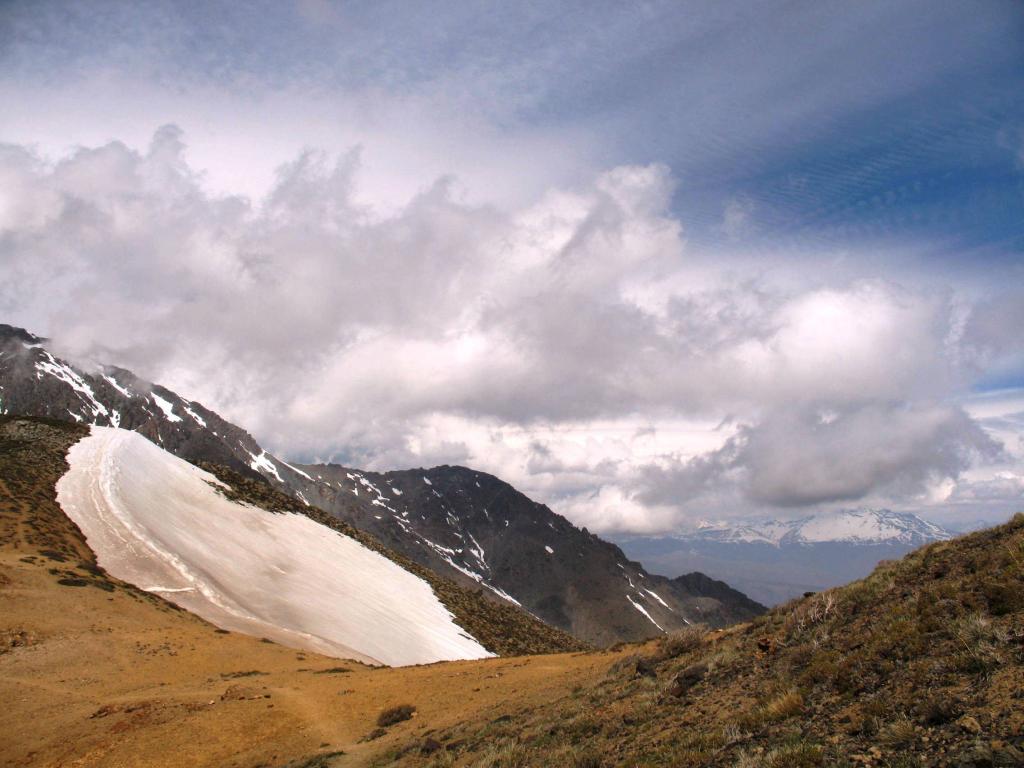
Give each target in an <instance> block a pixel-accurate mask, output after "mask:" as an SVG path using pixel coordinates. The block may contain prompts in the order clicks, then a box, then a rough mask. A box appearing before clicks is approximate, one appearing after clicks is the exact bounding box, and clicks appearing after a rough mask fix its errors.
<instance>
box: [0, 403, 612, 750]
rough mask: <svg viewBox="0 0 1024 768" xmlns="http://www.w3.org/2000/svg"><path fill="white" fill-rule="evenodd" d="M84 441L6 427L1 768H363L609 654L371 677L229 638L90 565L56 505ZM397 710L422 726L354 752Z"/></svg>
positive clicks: (570, 678)
mask: <svg viewBox="0 0 1024 768" xmlns="http://www.w3.org/2000/svg"><path fill="white" fill-rule="evenodd" d="M82 434H84V432H83V430H82V429H80V428H75V427H69V426H68V425H66V424H59V425H58V424H53V425H48V424H46V423H44V422H40V421H37V420H36V421H33V420H20V419H19V420H11V419H4V420H0V700H2V701H4V702H5V703H6V704H7V706H5V707H3V708H2V709H0V734H2V736H0V765H5V766H7V765H11V766H57V765H60V766H142V765H145V766H186V765H187V766H206V765H209V766H218V767H222V766H240V767H243V766H244V767H248V766H289V765H291V766H298V765H307V766H312V765H339V766H347V765H363V764H366V763H367V762H368V761H369V760H371V758H372V757H373V756H374V755H376V754H379V753H380V752H382V751H385V752H386V751H387V750H388V749H390V748H392V747H393V746H394V745H395V744H402V745H408V744H410V743H413V744H416V745H417V748H418V747H419V745H422V744H423V743H426V745H427V747H428V748H429V747H430V746H431V743H430V742H429V741H425V740H426V739H428V738H429V733H430V732H431V731H436V730H437V729H438V728H450V727H453V726H454V725H456V724H457V723H459V722H461V721H463V720H465V719H467V718H469V717H470V716H471V715H472V716H479V715H480V713H483V712H488V711H493V712H494V716H495V717H497V716H498V714H500V711H504V709H505V708H507V707H508V706H510V705H515V706H524V707H532V706H539V705H540V704H542V703H544V702H546V701H551V700H553V699H557V698H558V697H560V696H563V695H566V692H567V691H569V690H571V689H572V688H573V687H574V686H576V685H580V684H582V683H584V682H586V681H588V680H595V679H596V678H597V677H598V676H600V675H601V674H603V670H604V667H605V666H607V663H608V660H609V659H610V658H614V657H613V656H610V655H607V654H592V655H584V654H572V655H569V654H563V655H553V656H536V657H520V658H504V659H493V660H486V661H479V662H457V663H450V664H435V665H429V666H421V667H408V668H402V669H389V668H377V669H373V668H370V667H365V666H361V665H359V664H356V663H353V662H345V661H339V660H337V659H331V658H326V657H322V656H318V655H316V654H309V653H301V652H297V651H295V650H292V649H289V648H285V647H282V646H279V645H276V644H274V643H269V642H263V641H261V640H260V639H259V638H252V637H246V636H242V635H238V634H233V633H232V634H225V633H223V632H222V631H218V630H216V629H215V628H214V627H213V626H211V625H209V624H207V623H205V622H203V621H202V620H200V619H198V618H196V617H194V616H192V615H190V614H188V613H185V612H184V611H181V610H179V609H177V608H175V607H174V606H172V605H171V604H170V603H167V602H165V601H163V600H161V599H159V598H157V597H154V596H152V595H149V594H147V593H144V592H141V591H139V590H136V589H134V588H133V587H131V586H130V585H127V584H124V583H121V582H119V581H117V580H115V579H111V578H109V577H107V576H106V574H104V573H103V572H102V571H101V570H100V569H99V568H97V567H96V564H95V561H94V559H93V556H92V553H91V552H90V551H89V549H88V547H87V546H86V544H85V542H84V541H83V539H82V537H81V534H80V533H79V531H78V530H77V528H75V526H74V525H73V524H72V523H71V521H70V520H68V518H67V517H65V516H64V515H63V513H62V512H61V511H60V508H59V507H58V506H57V505H56V502H55V500H54V493H53V483H54V482H55V480H56V478H57V477H59V476H60V475H61V474H62V473H63V471H64V465H63V459H62V456H63V453H64V451H65V450H66V448H67V446H68V445H70V444H72V443H73V442H74V441H75V440H77V439H78V438H79V437H80V436H81V435H82ZM27 459H31V460H27ZM405 703H408V704H412V705H414V706H416V708H417V712H416V715H415V717H413V718H412V719H411V720H409V721H407V722H402V723H398V724H396V725H392V726H390V727H389V728H387V729H385V732H384V734H383V735H381V736H380V737H379V738H376V739H374V740H372V741H361V740H362V739H363V738H364V737H365V736H367V735H368V734H371V733H372V732H373V731H374V730H375V729H376V728H377V725H376V720H377V718H378V716H379V715H380V713H381V712H382V711H383V710H384V709H386V708H388V707H393V706H396V705H400V704H405ZM499 710H500V711H499ZM337 752H344V753H345V754H344V755H341V754H334V753H337ZM327 755H331V757H322V759H320V758H318V756H327Z"/></svg>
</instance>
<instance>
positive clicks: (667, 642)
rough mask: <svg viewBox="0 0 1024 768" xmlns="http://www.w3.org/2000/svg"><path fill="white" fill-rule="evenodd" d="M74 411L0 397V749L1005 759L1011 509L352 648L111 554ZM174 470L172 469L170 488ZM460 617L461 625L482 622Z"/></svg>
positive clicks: (601, 762)
mask: <svg viewBox="0 0 1024 768" xmlns="http://www.w3.org/2000/svg"><path fill="white" fill-rule="evenodd" d="M87 434H88V431H87V430H86V428H85V427H84V426H83V425H77V424H74V423H69V422H57V421H50V420H42V419H34V418H33V419H29V418H14V417H0V696H2V697H3V699H4V700H5V701H9V702H13V703H15V704H16V706H9V707H4V708H2V709H0V732H2V733H3V734H4V738H3V739H0V765H11V766H39V768H50V767H53V768H56V767H57V766H67V765H75V766H78V767H79V768H105V767H106V766H114V765H117V766H122V765H123V766H134V765H145V766H149V767H151V768H172V767H175V766H181V765H189V766H195V767H196V768H214V767H215V766H216V767H218V768H219V767H220V766H228V765H232V766H257V765H262V766H277V767H278V768H300V767H303V768H343V767H344V766H352V767H355V766H383V765H389V766H404V767H405V768H421V767H422V768H428V767H429V766H438V765H473V766H492V768H497V767H498V766H505V767H508V766H523V767H524V768H525V766H576V767H577V768H583V767H588V768H596V767H597V766H603V767H606V768H613V767H616V768H617V767H619V766H635V765H645V766H658V765H665V766H680V768H698V767H699V766H706V767H708V768H735V767H736V766H742V767H743V768H782V767H783V766H786V767H790V766H792V767H794V768H798V767H803V766H807V767H808V768H809V767H810V766H851V767H852V766H878V768H886V766H888V767H890V768H892V767H894V766H903V767H908V766H919V767H920V768H926V767H927V768H939V767H940V766H947V767H949V768H961V767H962V768H985V767H990V768H996V767H997V766H1007V767H1009V766H1019V765H1022V764H1024V708H1022V707H1021V706H1020V702H1021V693H1020V692H1021V691H1022V690H1024V653H1022V648H1024V589H1022V584H1024V515H1018V516H1016V517H1015V518H1014V519H1012V520H1011V521H1010V522H1008V523H1007V524H1006V525H1002V526H999V527H997V528H994V529H990V530H986V531H982V532H978V533H974V534H971V535H968V536H964V537H961V538H957V539H953V540H950V541H940V542H935V543H932V544H929V545H926V546H924V547H922V548H921V549H919V550H916V551H915V552H914V553H912V554H910V555H908V556H907V557H905V558H904V559H902V560H900V561H891V562H887V563H884V564H882V565H880V566H879V567H878V568H877V569H876V570H875V571H874V572H873V573H872V574H871V575H870V576H869V577H868V578H866V579H864V580H862V581H858V582H855V583H853V584H850V585H848V586H846V587H842V588H836V589H831V590H827V591H825V592H822V593H818V594H815V595H812V596H810V597H806V598H798V599H797V600H794V601H793V602H791V603H788V604H786V605H784V606H780V607H777V608H774V609H772V610H771V611H769V612H768V613H766V614H764V615H761V616H758V617H757V618H755V619H754V620H753V621H751V622H749V623H745V624H740V625H736V626H733V627H729V628H727V629H725V630H723V631H713V632H708V631H706V630H705V629H704V628H701V627H693V628H689V629H685V630H681V631H679V632H676V633H673V634H672V635H669V636H665V637H661V638H658V639H656V640H652V641H647V642H643V643H637V644H623V645H621V646H617V647H616V648H614V649H604V650H590V651H586V652H578V651H575V652H569V653H557V654H545V655H541V656H532V655H517V656H515V657H512V658H502V657H498V658H493V657H489V658H482V659H471V660H460V661H454V662H441V663H435V664H427V665H420V666H398V667H370V666H367V665H365V664H361V663H359V662H355V661H346V662H344V663H339V662H338V660H337V659H335V658H331V657H327V656H323V655H320V654H319V653H316V652H314V651H311V650H296V649H295V648H292V647H287V646H285V645H282V644H281V643H279V642H275V641H272V640H270V639H260V638H259V637H256V636H251V635H248V634H243V633H241V632H234V631H229V630H225V629H222V628H217V627H216V626H214V625H212V624H211V623H209V622H207V621H204V620H203V619H201V618H200V617H198V616H197V615H195V614H193V613H191V612H189V611H185V610H180V609H179V608H177V607H176V606H175V605H174V604H173V603H171V602H169V601H168V600H166V599H164V598H163V597H160V596H158V595H157V594H153V593H150V592H146V591H142V590H140V589H138V588H137V587H135V586H133V585H132V584H130V583H128V582H125V581H124V580H122V579H119V578H117V577H116V576H114V575H113V574H111V573H110V572H109V571H107V570H106V569H105V568H104V567H103V566H102V565H101V564H100V563H99V562H97V558H96V555H95V553H94V552H93V551H92V550H91V549H90V547H89V545H88V543H87V541H86V537H85V535H83V531H82V530H81V529H80V528H79V527H78V526H76V525H75V523H73V522H72V520H71V519H70V518H69V517H68V516H67V515H66V514H65V513H64V511H63V510H62V507H61V506H60V503H59V502H58V498H57V497H58V494H59V493H62V492H63V489H61V488H58V486H59V485H60V481H61V478H62V477H65V476H66V475H67V473H68V471H69V465H68V463H67V458H70V459H71V464H72V465H74V464H76V463H77V461H78V460H79V458H80V457H76V456H74V455H73V451H74V450H75V449H74V448H72V446H75V445H76V444H77V445H78V446H79V447H83V448H89V447H90V445H89V444H83V443H82V442H80V441H81V440H82V438H84V437H85V436H86V435H87ZM120 439H123V440H125V441H126V442H127V441H129V440H130V439H131V442H130V443H128V445H126V446H124V447H125V448H126V449H127V448H131V450H130V453H131V454H132V455H131V456H130V457H128V460H127V461H121V460H120V459H124V458H126V457H124V456H122V455H121V454H120V452H118V451H115V452H114V454H112V455H111V459H112V462H113V466H122V467H123V470H124V471H125V472H127V471H128V470H129V468H131V467H133V465H134V462H135V461H136V460H138V459H140V457H141V454H143V453H146V452H151V451H158V449H157V448H155V447H154V446H152V445H150V444H147V443H146V442H145V441H142V440H138V439H137V438H136V437H135V436H129V437H127V438H120ZM69 448H71V451H72V453H71V454H70V456H69ZM136 449H138V450H139V451H140V454H139V455H134V451H135V450H136ZM158 452H159V454H161V459H160V461H159V462H158V463H157V465H156V466H155V467H154V466H153V465H151V464H150V463H149V462H148V461H146V462H145V464H146V466H145V468H144V469H145V471H144V472H142V473H141V475H140V476H138V477H134V478H122V479H121V481H120V482H121V483H122V484H121V485H119V486H118V488H117V489H114V490H113V491H111V492H112V493H114V496H113V498H112V500H114V501H117V500H120V501H121V502H124V503H125V504H132V505H133V507H134V501H133V496H134V493H135V490H133V489H132V488H131V487H129V486H132V485H133V484H136V483H143V484H145V483H149V482H150V481H151V480H152V479H153V478H152V477H151V475H152V474H154V473H155V474H158V475H159V477H158V478H156V480H157V482H158V486H159V488H160V489H163V488H164V487H165V486H164V483H165V478H166V477H167V475H168V473H171V472H172V469H173V467H174V466H177V465H176V464H175V462H173V461H169V460H168V459H167V458H166V457H165V456H164V455H162V454H163V452H162V451H158ZM135 468H136V469H141V468H142V467H135ZM178 469H179V470H180V471H181V472H182V473H185V474H188V475H192V476H193V478H195V477H202V476H201V475H199V474H198V472H197V470H196V468H195V467H191V466H187V467H181V466H179V467H178ZM218 472H219V473H220V474H218V475H217V476H216V477H217V479H218V480H220V481H221V482H224V481H225V480H226V481H227V485H228V486H230V487H223V486H219V485H218V488H219V489H220V490H219V491H218V492H219V493H222V494H223V495H224V497H225V498H227V499H228V500H232V499H235V500H245V501H246V502H247V504H248V505H252V506H256V507H260V508H261V509H262V510H264V514H267V515H270V514H271V513H272V514H274V515H278V516H285V515H299V514H306V515H308V516H310V517H309V519H310V520H312V521H314V522H318V521H319V519H321V516H322V519H323V520H324V523H321V524H322V525H327V524H328V523H330V524H331V525H332V526H333V525H336V526H339V527H340V529H341V530H351V531H352V536H353V537H354V538H357V539H358V540H359V541H360V543H362V544H363V545H364V546H368V547H369V546H371V542H370V540H369V539H368V538H367V537H365V535H364V534H359V533H358V532H356V531H354V529H346V528H345V526H344V524H343V523H341V522H340V521H338V520H336V519H335V518H332V517H330V516H328V515H326V513H323V512H320V511H318V510H316V509H315V508H312V507H306V506H305V505H304V504H302V503H301V502H299V501H296V500H295V499H293V498H291V497H288V496H285V495H283V494H281V493H278V492H277V491H275V490H274V489H273V488H272V487H271V486H270V485H269V484H267V483H265V482H263V481H261V480H255V479H252V478H250V477H247V476H243V475H241V474H239V473H236V472H233V471H231V470H228V469H226V468H223V467H220V468H219V469H218ZM133 474H134V472H133ZM173 474H177V472H176V471H175V472H173ZM203 480H204V483H205V485H206V487H205V488H203V489H201V490H200V489H198V487H196V489H195V492H196V493H198V494H202V495H203V497H204V498H207V496H206V494H208V493H209V492H210V491H211V490H213V489H212V488H210V487H209V483H213V482H214V481H213V479H211V478H210V477H203ZM124 483H127V485H125V484H124ZM215 484H216V483H215ZM186 487H188V488H191V487H192V484H191V483H188V485H187V486H186V485H184V484H182V483H179V482H177V481H174V482H172V483H171V484H170V488H169V491H171V492H173V493H175V494H178V493H181V492H182V491H183V490H185V489H186ZM161 492H162V490H161ZM147 493H148V492H147ZM190 493H191V492H190ZM100 495H101V498H106V497H107V492H105V491H104V492H101V494H100ZM152 501H153V502H154V503H155V504H156V505H159V504H160V501H159V499H153V500H152ZM218 509H222V508H221V507H218ZM289 510H291V511H289ZM163 511H165V512H170V513H171V514H174V512H172V511H171V510H167V509H166V508H165V509H164V510H163ZM231 514H237V511H233V512H231ZM133 519H134V516H133ZM255 519H256V520H259V521H260V522H261V523H266V522H267V521H265V520H263V519H262V518H260V517H257V518H255ZM332 521H333V523H332ZM137 522H146V521H144V520H137ZM149 522H153V524H158V523H159V522H160V521H159V520H156V521H149ZM296 522H301V521H292V523H291V524H294V523H296ZM267 524H269V525H276V524H279V523H278V522H277V521H270V522H269V523H267ZM329 527H330V526H329ZM190 528H191V526H186V527H185V530H186V532H187V531H188V530H190ZM336 532H341V531H340V530H337V529H336ZM252 534H253V532H252V531H247V532H246V534H245V542H246V544H247V546H248V545H249V544H251V543H252V542H253V540H254V539H253V536H252ZM172 535H174V536H180V535H183V534H182V533H181V532H177V531H176V532H172ZM325 535H327V536H333V535H336V533H335V531H331V532H328V533H327V534H325ZM346 535H347V534H346ZM360 536H362V538H359V537H360ZM257 540H258V539H257ZM377 546H378V547H379V546H381V545H379V544H377ZM183 554H185V553H184V552H183ZM240 556H241V557H243V558H244V557H246V556H245V554H244V553H242V554H241V555H240ZM394 557H395V558H396V560H394V561H393V562H396V564H397V562H398V561H399V560H400V559H401V558H399V557H398V556H397V555H394ZM230 565H231V562H228V563H227V564H217V565H216V566H215V567H216V568H218V569H220V568H224V567H227V566H230ZM259 565H260V564H259V563H257V564H256V568H255V569H254V568H253V563H252V562H251V561H248V562H246V563H245V567H246V572H247V573H249V574H251V575H252V577H253V578H254V579H262V578H265V574H260V573H259V572H258V570H259ZM275 565H278V566H279V565H281V563H272V562H268V563H267V569H268V570H274V566H275ZM308 565H309V567H317V568H318V567H321V566H320V564H315V563H309V564H308ZM403 567H406V568H407V569H412V570H410V572H413V571H415V569H416V567H417V566H415V564H408V565H407V566H403ZM423 573H424V575H425V577H429V573H430V572H429V571H427V570H426V569H423ZM376 574H377V572H375V577H376ZM385 578H387V577H385ZM434 578H436V579H440V577H436V576H435V577H434ZM437 583H438V584H440V583H441V582H440V581H438V582H437ZM449 584H450V582H449ZM151 586H152V585H151ZM163 586H170V585H168V584H164V585H163ZM451 586H452V588H453V589H457V588H455V587H454V585H451ZM438 589H439V588H438V587H437V586H435V587H434V592H435V595H438ZM165 594H166V595H167V596H172V595H174V594H180V593H173V592H168V593H165ZM462 594H463V596H464V597H465V598H466V599H468V600H472V599H480V598H479V595H478V594H477V593H476V592H465V591H463V593H462ZM438 597H439V599H441V600H442V602H445V604H446V606H448V605H451V604H452V602H451V601H449V598H448V597H442V596H441V595H438ZM483 602H484V603H486V604H487V605H489V606H497V605H499V603H498V602H496V601H491V600H485V601H483ZM506 607H507V606H506ZM300 608H301V605H300ZM460 610H463V609H460V608H458V606H456V608H455V609H454V610H452V613H453V615H456V616H458V611H460ZM508 612H509V614H515V615H516V616H518V617H520V619H521V620H528V619H529V617H527V616H526V615H525V614H523V613H522V612H521V611H513V610H512V609H511V608H508ZM328 613H330V608H328ZM280 618H281V619H288V620H291V619H290V617H280ZM333 618H334V619H335V620H344V619H345V617H344V616H338V615H337V614H334V617H333ZM457 620H458V621H459V623H460V626H462V624H461V619H458V618H457ZM481 626H483V625H482V624H481V625H475V626H472V627H470V628H467V634H469V635H471V636H473V637H476V638H480V637H481V636H482V634H483V633H482V632H481V629H480V627H481ZM541 626H542V627H543V626H545V625H541ZM550 631H552V632H553V631H554V630H550ZM500 634H502V633H499V635H500ZM489 642H490V641H484V640H481V641H480V643H481V644H482V645H484V646H485V647H488V646H489Z"/></svg>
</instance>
